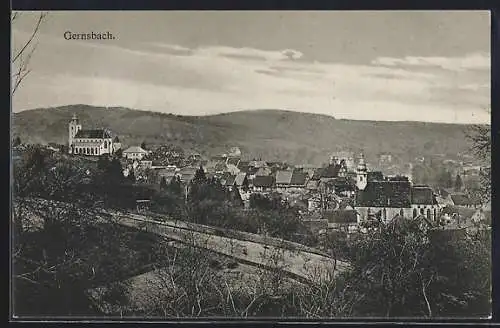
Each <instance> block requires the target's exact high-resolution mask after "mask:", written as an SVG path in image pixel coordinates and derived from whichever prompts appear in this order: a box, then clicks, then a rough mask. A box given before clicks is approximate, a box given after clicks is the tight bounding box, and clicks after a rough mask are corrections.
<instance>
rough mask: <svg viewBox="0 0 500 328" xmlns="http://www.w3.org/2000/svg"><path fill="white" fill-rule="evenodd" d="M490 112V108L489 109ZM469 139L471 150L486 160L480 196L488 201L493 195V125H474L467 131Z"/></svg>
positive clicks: (481, 175) (482, 172) (482, 159)
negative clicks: (491, 163) (491, 168)
mask: <svg viewBox="0 0 500 328" xmlns="http://www.w3.org/2000/svg"><path fill="white" fill-rule="evenodd" d="M487 111H488V112H489V113H490V112H491V111H490V109H487ZM466 136H467V139H469V141H470V142H471V151H472V152H473V153H474V155H475V156H476V157H477V158H478V159H479V160H480V161H483V162H485V166H486V167H485V168H484V169H483V170H482V171H481V174H480V179H481V188H480V190H479V196H480V197H481V198H482V199H483V200H485V201H487V200H489V199H490V197H491V170H490V167H491V165H490V161H491V126H489V125H473V126H472V127H471V128H470V129H469V130H468V131H467V135H466Z"/></svg>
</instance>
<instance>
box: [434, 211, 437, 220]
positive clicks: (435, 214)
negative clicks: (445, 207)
mask: <svg viewBox="0 0 500 328" xmlns="http://www.w3.org/2000/svg"><path fill="white" fill-rule="evenodd" d="M436 219H437V213H436V209H434V220H436Z"/></svg>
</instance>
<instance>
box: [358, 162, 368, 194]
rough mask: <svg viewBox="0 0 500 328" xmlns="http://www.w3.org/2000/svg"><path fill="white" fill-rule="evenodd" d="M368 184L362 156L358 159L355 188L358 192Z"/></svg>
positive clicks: (366, 170)
mask: <svg viewBox="0 0 500 328" xmlns="http://www.w3.org/2000/svg"><path fill="white" fill-rule="evenodd" d="M367 183H368V169H367V168H366V163H365V158H364V156H363V154H361V155H360V157H359V163H358V167H357V168H356V186H357V187H358V189H359V190H364V189H365V188H366V185H367Z"/></svg>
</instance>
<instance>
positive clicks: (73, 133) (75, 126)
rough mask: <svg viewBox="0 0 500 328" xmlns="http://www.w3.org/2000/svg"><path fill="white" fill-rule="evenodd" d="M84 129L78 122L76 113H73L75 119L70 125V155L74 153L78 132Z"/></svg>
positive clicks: (72, 119)
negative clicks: (74, 143)
mask: <svg viewBox="0 0 500 328" xmlns="http://www.w3.org/2000/svg"><path fill="white" fill-rule="evenodd" d="M81 129H82V126H81V124H80V122H79V120H78V117H77V116H76V114H75V113H73V117H72V118H71V121H70V122H69V124H68V146H69V153H70V154H72V153H73V142H74V139H75V136H76V134H77V133H78V131H80V130H81Z"/></svg>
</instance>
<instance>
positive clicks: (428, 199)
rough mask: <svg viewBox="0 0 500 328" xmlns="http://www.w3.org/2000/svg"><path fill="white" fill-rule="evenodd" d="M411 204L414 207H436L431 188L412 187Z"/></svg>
mask: <svg viewBox="0 0 500 328" xmlns="http://www.w3.org/2000/svg"><path fill="white" fill-rule="evenodd" d="M411 203H412V204H415V205H436V204H437V200H436V197H435V196H434V192H433V191H432V189H431V187H427V186H419V187H415V186H413V187H412V188H411Z"/></svg>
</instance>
